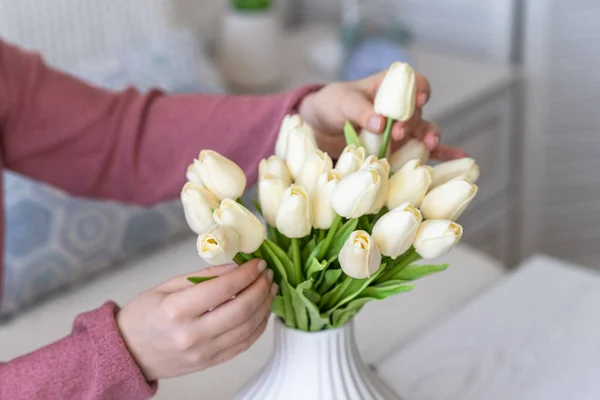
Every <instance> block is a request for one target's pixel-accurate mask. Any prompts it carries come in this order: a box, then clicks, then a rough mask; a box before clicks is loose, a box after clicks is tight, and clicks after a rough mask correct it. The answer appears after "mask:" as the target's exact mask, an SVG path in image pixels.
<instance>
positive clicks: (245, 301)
mask: <svg viewBox="0 0 600 400" xmlns="http://www.w3.org/2000/svg"><path fill="white" fill-rule="evenodd" d="M272 281H273V271H271V270H268V271H265V272H263V273H262V274H261V276H260V278H259V279H257V280H256V281H254V283H252V285H250V286H248V287H247V288H246V289H245V290H243V291H242V292H241V293H240V294H238V295H237V296H236V297H235V299H232V300H230V301H228V302H226V303H224V304H222V305H220V306H218V307H217V308H215V309H214V310H212V311H211V312H209V313H206V314H204V315H203V316H202V318H200V319H199V320H198V326H199V330H200V331H202V332H203V333H204V334H206V335H208V336H209V337H215V336H218V335H221V334H222V333H223V332H227V331H229V330H231V329H234V328H235V327H236V326H239V325H242V324H243V323H244V322H245V321H247V320H248V319H249V318H250V317H251V316H252V315H253V314H254V313H255V312H256V310H258V309H259V308H260V306H261V305H262V304H263V303H264V302H265V300H266V299H268V298H270V297H272V295H271V289H272V288H271V282H272Z"/></svg>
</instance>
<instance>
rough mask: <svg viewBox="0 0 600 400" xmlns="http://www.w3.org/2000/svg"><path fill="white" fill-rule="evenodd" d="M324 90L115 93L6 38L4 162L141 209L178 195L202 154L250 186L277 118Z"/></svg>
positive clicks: (2, 57) (1, 76) (1, 46)
mask: <svg viewBox="0 0 600 400" xmlns="http://www.w3.org/2000/svg"><path fill="white" fill-rule="evenodd" d="M317 88H318V87H317V86H314V87H304V88H300V89H298V90H296V91H293V92H288V93H283V94H276V95H269V96H225V95H172V96H170V95H165V94H163V93H161V92H159V91H151V92H149V93H147V94H143V95H142V94H140V93H138V92H137V91H135V90H133V89H129V90H126V91H123V92H109V91H106V90H102V89H98V88H95V87H92V86H89V85H87V84H85V83H83V82H81V81H79V80H77V79H74V78H72V77H70V76H68V75H66V74H63V73H61V72H59V71H56V70H53V69H51V68H49V67H47V66H46V65H45V64H44V63H43V61H42V60H41V58H40V57H39V56H37V55H35V54H33V53H26V52H24V51H21V50H19V49H17V48H16V47H13V46H11V45H9V44H6V43H2V42H1V41H0V129H1V131H2V132H1V133H2V136H1V138H0V140H1V142H0V145H1V151H2V153H3V154H2V156H3V159H4V163H5V166H6V167H7V168H9V169H12V170H14V171H17V172H19V173H21V174H23V175H26V176H29V177H32V178H34V179H37V180H41V181H44V182H47V183H49V184H51V185H54V186H56V187H58V188H61V189H63V190H65V191H67V192H69V193H71V194H74V195H79V196H86V197H96V198H105V199H113V200H118V201H123V202H128V203H136V204H140V205H152V204H154V203H156V202H159V201H163V200H166V199H169V198H174V197H176V196H177V195H178V193H179V191H180V189H181V186H182V185H183V183H184V181H185V172H186V169H187V166H188V165H189V164H190V163H191V161H192V159H193V158H195V157H197V156H198V153H199V151H200V150H201V149H212V150H215V151H218V152H219V153H221V154H223V155H225V156H226V157H228V158H230V159H232V160H233V161H235V162H236V163H237V164H238V165H240V166H241V167H242V169H243V170H244V171H245V172H246V174H247V176H248V180H249V182H253V181H254V180H255V179H256V176H257V168H258V163H259V161H260V159H261V158H263V157H265V156H266V155H268V154H272V152H273V147H274V143H275V140H276V137H277V133H278V128H279V125H280V121H281V120H282V118H283V116H284V115H285V114H287V113H289V112H292V111H293V110H294V109H295V108H297V106H298V105H299V103H300V102H301V100H302V99H303V97H304V96H306V95H307V94H308V93H310V92H311V91H314V90H316V89H317Z"/></svg>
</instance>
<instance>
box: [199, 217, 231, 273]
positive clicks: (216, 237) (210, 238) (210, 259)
mask: <svg viewBox="0 0 600 400" xmlns="http://www.w3.org/2000/svg"><path fill="white" fill-rule="evenodd" d="M196 248H197V250H198V254H199V255H200V257H202V259H203V260H204V261H206V262H207V263H209V264H211V265H221V264H227V263H229V262H231V260H233V258H234V257H235V255H236V254H237V253H239V251H240V247H239V238H238V235H237V233H236V232H235V231H234V230H233V229H230V228H226V227H224V226H218V225H213V226H211V227H210V228H209V229H208V230H206V231H205V232H204V233H203V234H201V235H200V236H198V241H197V242H196Z"/></svg>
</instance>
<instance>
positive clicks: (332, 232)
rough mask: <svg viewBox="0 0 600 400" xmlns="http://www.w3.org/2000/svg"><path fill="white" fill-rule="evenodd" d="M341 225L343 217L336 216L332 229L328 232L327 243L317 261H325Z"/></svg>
mask: <svg viewBox="0 0 600 400" xmlns="http://www.w3.org/2000/svg"><path fill="white" fill-rule="evenodd" d="M341 224H342V217H341V216H339V215H336V216H335V219H334V220H333V223H332V224H331V228H329V232H327V236H326V237H325V242H324V243H323V246H322V247H321V250H320V251H319V254H317V260H319V261H321V260H322V259H323V257H325V254H327V250H328V249H329V246H330V245H331V242H332V241H333V238H334V237H335V234H336V233H337V231H338V229H339V227H340V225H341Z"/></svg>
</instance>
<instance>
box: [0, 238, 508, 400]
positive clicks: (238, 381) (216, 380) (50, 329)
mask: <svg viewBox="0 0 600 400" xmlns="http://www.w3.org/2000/svg"><path fill="white" fill-rule="evenodd" d="M195 242H196V240H195V238H192V237H190V238H189V239H186V240H184V241H182V242H181V243H177V244H173V245H170V246H167V247H162V248H160V249H159V250H158V251H155V252H153V253H151V254H148V255H147V256H144V257H139V258H137V259H136V260H134V261H132V262H130V263H129V264H128V266H127V268H122V269H119V270H117V271H115V272H114V273H112V274H105V275H102V276H101V277H99V278H98V279H96V280H94V281H91V282H89V283H87V284H86V285H84V286H79V287H77V288H74V289H72V290H71V291H70V292H66V293H64V295H63V296H60V297H54V298H52V299H51V300H50V301H48V302H46V303H44V304H42V305H40V306H39V307H36V308H34V309H31V310H29V312H26V313H21V314H20V315H17V316H16V317H15V318H14V320H10V321H8V323H6V324H4V325H0V360H2V361H4V360H10V359H11V358H13V357H16V356H18V355H21V354H24V353H27V352H30V351H33V350H35V349H37V348H39V347H40V346H44V345H46V344H49V343H51V342H52V341H54V340H56V339H58V338H60V337H61V336H63V335H66V334H67V333H69V331H70V329H71V325H72V321H73V318H74V317H75V316H76V315H77V314H79V313H81V312H83V311H87V310H90V309H92V308H95V307H98V306H100V305H101V304H102V303H103V302H104V301H106V300H107V299H113V300H115V301H117V302H118V303H119V304H121V305H125V304H126V302H127V301H129V300H130V299H131V298H133V297H134V296H135V295H136V294H138V293H140V292H142V291H144V290H147V289H148V288H150V287H153V286H155V285H157V284H159V283H161V282H163V281H165V280H167V279H170V278H171V277H173V276H174V275H177V274H184V273H189V272H191V271H195V270H197V269H199V268H202V267H204V266H205V264H203V262H202V260H201V259H200V258H198V255H197V253H196V250H195ZM444 262H449V263H450V264H451V267H450V268H449V269H448V270H447V271H445V272H444V273H441V274H437V275H434V276H431V277H428V278H425V279H423V280H422V281H419V283H418V285H417V286H416V288H415V289H414V290H413V291H412V292H411V293H410V294H403V295H398V296H395V297H393V298H390V299H388V300H386V301H382V302H374V303H370V304H368V305H367V306H366V307H365V308H364V310H363V311H362V312H361V313H360V314H359V316H358V317H357V321H356V334H357V342H358V345H359V348H360V350H361V352H362V355H363V357H364V359H365V361H367V362H369V363H373V362H377V361H378V360H381V359H383V358H384V357H385V356H386V355H388V354H389V353H390V351H391V350H392V349H395V348H397V347H398V346H402V345H404V344H405V343H407V342H408V341H409V340H410V339H412V338H413V337H415V336H416V335H419V334H420V333H421V332H423V331H424V330H425V329H426V328H427V327H429V326H431V325H433V324H435V323H437V322H440V321H441V320H443V319H445V318H446V317H447V315H448V314H449V313H451V312H452V311H453V310H454V309H456V308H457V307H458V306H460V305H461V304H463V303H465V302H467V301H469V300H470V299H471V298H473V297H474V296H477V295H479V294H480V293H481V292H483V291H484V290H485V289H487V288H488V287H489V286H491V285H493V284H494V283H496V282H497V281H498V280H499V279H500V278H501V277H502V276H503V274H504V267H503V266H502V265H501V264H500V263H499V262H497V261H496V260H494V259H492V258H491V257H488V256H485V255H483V254H482V253H480V252H478V251H476V250H473V249H471V248H469V247H467V246H459V247H457V248H456V249H454V250H453V251H452V252H451V253H450V254H449V255H447V256H445V257H444ZM271 329H272V327H271V326H269V327H268V328H267V333H266V334H265V335H264V336H263V337H262V338H261V339H260V340H259V341H258V342H257V343H256V344H255V345H254V346H253V347H252V348H251V349H250V350H249V351H247V352H246V353H244V354H242V355H241V356H240V357H238V358H236V359H234V360H231V361H229V362H227V363H226V364H223V365H220V366H217V367H215V368H211V369H209V370H206V371H204V372H201V373H197V374H193V375H189V376H186V377H182V378H178V379H169V380H165V381H163V382H161V383H160V390H159V394H158V396H157V399H164V400H172V399H177V400H196V399H199V398H203V399H210V400H228V399H231V398H232V396H233V394H235V393H236V392H237V391H238V390H239V389H241V387H242V386H243V384H244V383H245V382H246V381H247V380H248V379H249V378H250V377H251V376H252V375H254V374H255V373H256V372H257V371H258V370H259V369H260V368H261V367H262V366H263V365H264V364H265V362H266V361H267V359H268V357H269V354H270V352H271V348H272V340H273V335H272V332H271Z"/></svg>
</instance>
